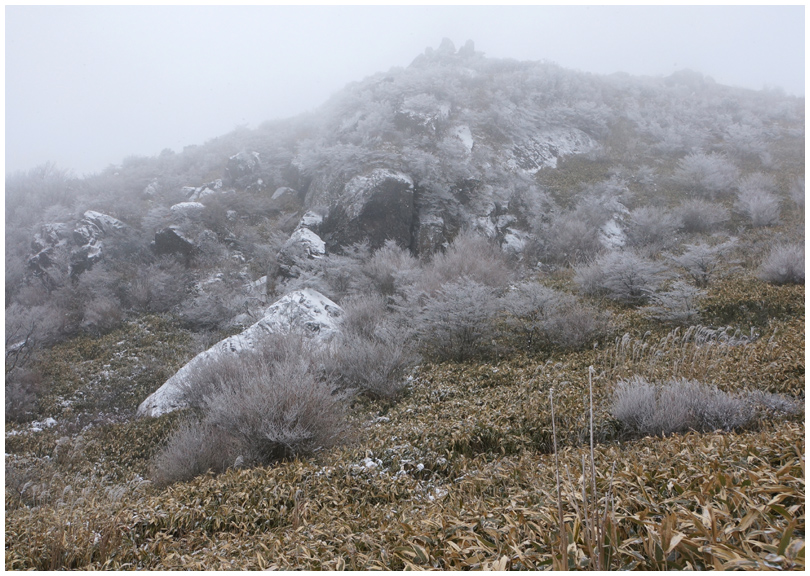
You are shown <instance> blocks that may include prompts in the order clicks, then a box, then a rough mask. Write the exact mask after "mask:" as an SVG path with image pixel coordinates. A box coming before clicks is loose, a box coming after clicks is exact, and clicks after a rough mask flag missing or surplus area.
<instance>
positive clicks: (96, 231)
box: [70, 210, 126, 277]
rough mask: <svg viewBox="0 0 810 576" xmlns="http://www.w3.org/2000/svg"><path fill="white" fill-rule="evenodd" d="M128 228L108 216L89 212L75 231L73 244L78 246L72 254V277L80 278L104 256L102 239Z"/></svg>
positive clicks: (83, 216) (92, 211)
mask: <svg viewBox="0 0 810 576" xmlns="http://www.w3.org/2000/svg"><path fill="white" fill-rule="evenodd" d="M124 228H126V224H124V223H123V222H121V221H120V220H118V219H117V218H113V217H112V216H109V215H107V214H102V213H101V212H96V211H95V210H88V211H86V212H85V213H84V214H83V215H82V219H81V220H80V221H79V223H78V224H77V225H76V227H75V228H74V229H73V243H74V244H75V245H76V248H74V249H73V250H72V251H71V253H70V275H71V276H74V277H75V276H78V275H79V274H81V273H82V272H84V271H85V270H89V269H90V268H92V267H93V264H95V263H96V262H98V261H99V260H101V259H102V258H103V256H104V251H103V249H102V242H101V238H102V237H103V236H104V235H106V234H110V233H113V232H116V231H119V230H123V229H124Z"/></svg>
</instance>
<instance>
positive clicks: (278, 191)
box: [270, 186, 295, 200]
mask: <svg viewBox="0 0 810 576" xmlns="http://www.w3.org/2000/svg"><path fill="white" fill-rule="evenodd" d="M287 194H295V190H293V189H292V188H287V187H286V186H282V187H281V188H276V191H275V192H273V195H272V196H271V197H270V200H278V199H279V198H281V197H282V196H285V195H287Z"/></svg>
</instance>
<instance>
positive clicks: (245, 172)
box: [225, 152, 260, 185]
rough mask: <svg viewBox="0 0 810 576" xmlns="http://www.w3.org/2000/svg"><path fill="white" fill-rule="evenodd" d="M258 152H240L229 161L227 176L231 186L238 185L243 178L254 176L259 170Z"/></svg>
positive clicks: (226, 167)
mask: <svg viewBox="0 0 810 576" xmlns="http://www.w3.org/2000/svg"><path fill="white" fill-rule="evenodd" d="M259 166H260V162H259V153H258V152H239V153H238V154H234V155H233V156H231V157H230V158H229V159H228V163H227V165H226V166H225V174H226V176H227V179H228V182H229V183H230V184H232V185H233V184H236V183H237V182H238V181H239V180H240V179H241V178H245V177H247V176H253V175H254V174H255V173H256V172H257V171H258V170H259Z"/></svg>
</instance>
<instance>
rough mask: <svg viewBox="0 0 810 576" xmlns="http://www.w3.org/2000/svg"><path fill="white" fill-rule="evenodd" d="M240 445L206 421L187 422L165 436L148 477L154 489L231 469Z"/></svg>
mask: <svg viewBox="0 0 810 576" xmlns="http://www.w3.org/2000/svg"><path fill="white" fill-rule="evenodd" d="M240 449H241V447H240V445H239V443H238V442H237V441H236V439H235V438H233V437H232V436H230V435H229V434H228V433H227V432H226V431H224V430H222V429H221V428H218V427H216V426H213V425H212V424H210V423H208V422H204V421H201V420H197V419H192V420H189V421H188V422H185V423H183V424H181V425H180V427H179V428H178V429H177V430H176V431H175V432H174V433H173V434H172V435H171V436H169V439H168V442H167V443H166V446H165V447H164V448H163V449H162V450H161V451H160V452H158V454H157V455H156V456H155V457H154V459H153V461H152V466H151V470H150V477H151V480H152V482H153V483H154V484H155V485H156V486H158V487H162V486H167V485H169V484H174V483H175V482H184V481H186V480H191V479H192V478H194V477H196V476H199V475H201V474H205V473H207V472H213V473H215V474H218V473H220V472H224V471H225V470H227V469H228V468H229V467H231V466H233V465H234V463H235V462H236V459H237V458H238V457H239V456H240V455H241V452H240Z"/></svg>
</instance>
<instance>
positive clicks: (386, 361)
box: [326, 334, 418, 399]
mask: <svg viewBox="0 0 810 576" xmlns="http://www.w3.org/2000/svg"><path fill="white" fill-rule="evenodd" d="M417 358H418V357H417V356H416V354H415V353H413V352H412V351H411V349H410V347H409V346H408V345H407V344H406V343H405V342H404V341H402V339H400V338H395V337H391V336H389V337H387V338H386V337H374V338H366V337H364V336H361V335H359V334H345V335H343V336H342V337H340V338H337V339H335V341H334V342H332V343H331V345H330V347H329V351H328V360H327V361H326V362H327V365H326V370H327V372H328V374H329V377H330V378H331V379H333V380H334V382H335V383H336V384H338V385H340V386H341V387H342V388H346V389H350V390H357V391H358V392H361V393H363V394H366V395H368V396H371V397H374V398H388V399H391V398H395V397H396V396H398V395H399V394H400V392H402V390H403V388H404V387H405V385H406V384H407V381H406V378H405V377H406V374H407V372H408V370H409V369H410V368H411V367H413V366H414V364H416V361H417Z"/></svg>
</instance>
